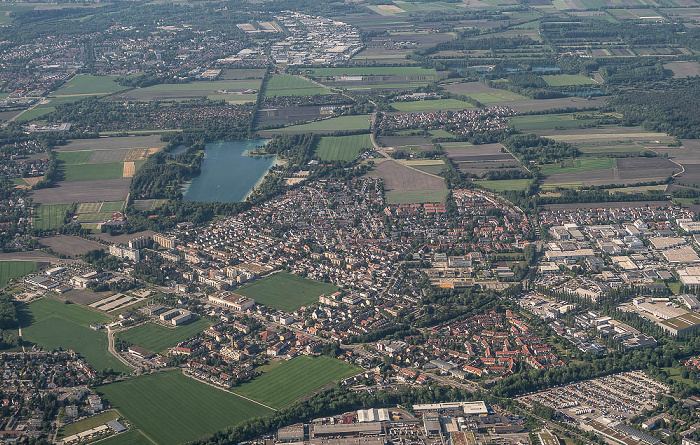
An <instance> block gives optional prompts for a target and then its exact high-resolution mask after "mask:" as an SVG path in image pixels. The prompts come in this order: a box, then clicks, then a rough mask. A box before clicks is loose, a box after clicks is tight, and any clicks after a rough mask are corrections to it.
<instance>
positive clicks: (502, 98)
mask: <svg viewBox="0 0 700 445" xmlns="http://www.w3.org/2000/svg"><path fill="white" fill-rule="evenodd" d="M467 96H469V97H471V98H472V99H474V100H476V101H479V102H481V103H482V104H484V105H488V104H496V103H503V102H511V101H514V100H527V97H525V96H521V95H520V94H518V93H513V92H510V91H507V90H498V91H490V92H485V93H469V94H467Z"/></svg>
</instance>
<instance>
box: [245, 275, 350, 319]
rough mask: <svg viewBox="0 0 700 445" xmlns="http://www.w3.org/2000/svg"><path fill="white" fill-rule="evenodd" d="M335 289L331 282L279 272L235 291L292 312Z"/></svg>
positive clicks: (336, 289) (259, 301)
mask: <svg viewBox="0 0 700 445" xmlns="http://www.w3.org/2000/svg"><path fill="white" fill-rule="evenodd" d="M337 291H338V288H337V287H335V286H333V285H332V284H328V283H323V282H321V281H316V280H309V279H307V278H303V277H300V276H298V275H293V274H290V273H286V272H280V273H276V274H274V275H271V276H269V277H266V278H263V279H262V280H259V281H256V282H255V283H253V284H249V285H247V286H244V287H242V288H240V289H238V290H237V291H236V293H239V294H241V295H244V296H246V297H249V298H253V299H254V300H255V301H257V302H258V303H262V304H264V305H265V306H270V307H273V308H275V309H280V310H283V311H285V312H294V311H295V310H297V309H299V308H300V307H301V306H304V305H307V304H311V303H313V302H316V301H318V297H319V296H320V295H322V294H326V295H328V294H332V293H334V292H337Z"/></svg>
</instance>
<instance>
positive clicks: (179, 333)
mask: <svg viewBox="0 0 700 445" xmlns="http://www.w3.org/2000/svg"><path fill="white" fill-rule="evenodd" d="M211 325H212V322H211V321H209V320H207V319H205V318H200V319H199V320H195V321H193V322H191V323H188V324H185V325H182V326H178V327H176V328H173V329H170V328H166V327H164V326H161V325H157V324H155V323H146V324H142V325H140V326H136V327H135V328H131V329H127V330H126V331H122V332H120V333H119V334H117V337H118V338H119V339H121V340H125V341H128V342H129V343H132V344H135V345H136V346H141V347H142V348H145V349H148V350H149V351H153V352H161V351H164V350H166V349H168V348H172V347H173V346H175V345H177V344H178V343H180V342H182V341H185V340H187V339H188V338H190V337H194V336H195V335H196V334H198V333H201V332H202V331H204V330H205V329H206V328H208V327H209V326H211Z"/></svg>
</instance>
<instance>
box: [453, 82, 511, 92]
mask: <svg viewBox="0 0 700 445" xmlns="http://www.w3.org/2000/svg"><path fill="white" fill-rule="evenodd" d="M443 88H445V90H447V91H449V92H450V93H452V94H471V93H493V94H497V93H502V92H503V90H499V89H496V88H491V87H488V86H486V85H485V84H483V83H481V82H463V83H452V84H449V85H443Z"/></svg>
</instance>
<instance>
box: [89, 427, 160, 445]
mask: <svg viewBox="0 0 700 445" xmlns="http://www.w3.org/2000/svg"><path fill="white" fill-rule="evenodd" d="M95 443H99V445H153V442H151V441H150V440H148V439H147V438H146V436H144V435H143V434H141V432H140V431H138V430H131V431H127V432H125V433H121V434H117V435H115V436H110V437H108V438H107V439H105V440H101V441H99V442H95Z"/></svg>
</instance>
